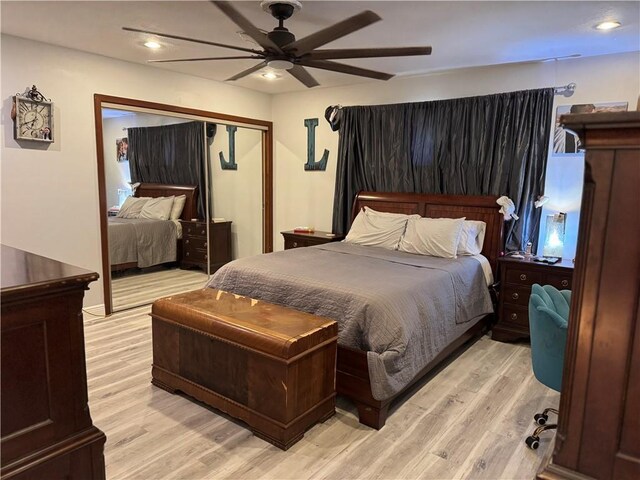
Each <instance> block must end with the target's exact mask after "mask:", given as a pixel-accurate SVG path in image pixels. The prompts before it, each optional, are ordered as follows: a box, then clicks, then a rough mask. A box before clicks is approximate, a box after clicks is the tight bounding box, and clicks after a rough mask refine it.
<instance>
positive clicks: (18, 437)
mask: <svg viewBox="0 0 640 480" xmlns="http://www.w3.org/2000/svg"><path fill="white" fill-rule="evenodd" d="M97 279H98V274H97V273H93V272H90V271H88V270H84V269H82V268H78V267H74V266H72V265H67V264H65V263H62V262H58V261H55V260H51V259H49V258H45V257H41V256H39V255H34V254H31V253H28V252H24V251H22V250H18V249H15V248H12V247H7V246H5V245H2V281H1V295H2V297H1V305H2V306H1V310H2V317H1V323H2V339H1V343H2V345H1V348H2V367H1V375H2V376H1V382H0V383H1V385H0V390H1V392H0V393H1V395H2V407H1V410H2V416H1V419H0V421H1V423H2V428H1V430H2V433H1V436H2V438H1V440H0V441H1V449H2V454H1V457H2V470H1V474H2V478H3V479H9V478H12V479H14V478H15V479H18V478H19V479H44V478H46V479H63V478H64V479H78V480H84V479H101V478H105V469H104V456H103V449H104V443H105V440H106V437H105V435H104V433H102V432H101V431H100V430H98V429H97V428H96V427H95V426H93V423H92V421H91V416H90V414H89V406H88V403H87V402H88V399H87V371H86V366H85V354H84V329H83V324H82V298H83V297H84V291H85V290H86V289H87V288H88V285H89V283H91V282H93V281H95V280H97Z"/></svg>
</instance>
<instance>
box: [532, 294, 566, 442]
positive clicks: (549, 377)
mask: <svg viewBox="0 0 640 480" xmlns="http://www.w3.org/2000/svg"><path fill="white" fill-rule="evenodd" d="M570 304H571V291H569V290H562V291H559V290H557V289H556V288H554V287H552V286H551V285H545V286H543V287H541V286H540V285H537V284H534V285H533V286H532V288H531V297H530V298H529V331H530V334H531V361H532V363H533V373H534V374H535V376H536V378H537V379H538V380H539V381H540V382H541V383H543V384H545V385H546V386H547V387H549V388H553V389H554V390H556V391H558V392H559V391H560V390H561V388H562V366H563V365H564V348H565V345H566V343H567V325H568V320H569V305H570ZM550 412H551V413H554V414H556V415H557V414H558V411H557V410H555V409H553V408H547V409H545V410H544V411H543V412H542V413H538V414H536V415H535V416H534V417H533V418H534V420H535V421H536V423H537V424H538V425H540V426H539V427H538V428H536V430H535V431H534V432H533V434H532V435H531V436H529V437H527V439H526V444H527V445H528V446H529V447H531V448H533V449H536V448H538V445H539V443H540V434H541V433H542V432H543V431H545V430H551V429H554V428H557V425H555V424H554V425H549V424H547V421H548V420H549V413H550Z"/></svg>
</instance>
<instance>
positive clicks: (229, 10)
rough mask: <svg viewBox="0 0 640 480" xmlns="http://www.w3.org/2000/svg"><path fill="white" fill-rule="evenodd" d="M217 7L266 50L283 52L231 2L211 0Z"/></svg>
mask: <svg viewBox="0 0 640 480" xmlns="http://www.w3.org/2000/svg"><path fill="white" fill-rule="evenodd" d="M211 3H213V4H214V5H215V6H216V7H218V8H219V9H220V10H222V13H224V14H225V15H226V16H227V17H229V19H231V21H232V22H233V23H235V24H236V25H238V26H239V27H240V28H241V29H242V31H243V32H244V33H246V34H247V35H249V36H250V37H251V38H253V39H254V40H255V41H256V42H258V45H260V46H261V47H262V48H264V49H265V50H271V51H273V52H276V53H280V54H281V53H282V50H281V49H280V47H279V46H278V45H276V44H275V43H274V42H273V40H271V39H270V38H269V37H267V36H266V35H265V34H264V33H262V32H261V31H260V30H258V28H257V27H256V26H255V25H254V24H253V23H251V22H250V21H249V20H248V19H247V18H245V17H244V16H243V15H242V14H241V13H240V12H239V11H238V10H236V9H235V8H234V7H232V6H231V2H222V1H216V0H211Z"/></svg>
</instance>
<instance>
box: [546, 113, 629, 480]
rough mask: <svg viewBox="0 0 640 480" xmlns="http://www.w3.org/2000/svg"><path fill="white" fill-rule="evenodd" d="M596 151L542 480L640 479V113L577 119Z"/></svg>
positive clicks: (572, 122)
mask: <svg viewBox="0 0 640 480" xmlns="http://www.w3.org/2000/svg"><path fill="white" fill-rule="evenodd" d="M561 121H562V123H563V124H564V125H565V127H566V128H569V129H571V130H573V131H575V132H577V133H578V134H579V135H580V139H581V141H582V144H583V145H585V146H586V154H585V162H586V166H585V183H584V190H583V195H582V210H581V215H580V229H579V231H578V252H577V257H576V268H575V272H574V275H573V289H572V292H573V294H572V296H571V310H570V314H569V330H568V334H567V335H568V338H567V349H566V353H565V365H564V374H563V378H562V395H561V397H560V415H559V420H558V433H557V435H556V444H555V450H554V453H553V457H552V460H551V463H550V464H549V465H547V466H546V467H544V469H543V471H542V472H541V473H540V474H539V477H538V478H543V479H560V478H563V479H587V478H597V479H599V480H614V479H615V480H631V479H638V478H640V328H639V326H638V315H639V309H638V304H639V302H638V297H639V295H638V294H639V292H640V275H639V272H640V241H639V240H638V239H639V238H640V189H639V185H640V112H624V113H596V114H590V115H588V114H582V115H567V116H563V117H562V119H561Z"/></svg>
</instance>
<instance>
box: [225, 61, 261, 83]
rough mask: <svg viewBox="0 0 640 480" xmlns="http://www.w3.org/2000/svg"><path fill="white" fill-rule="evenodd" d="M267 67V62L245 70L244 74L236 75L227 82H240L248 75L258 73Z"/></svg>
mask: <svg viewBox="0 0 640 480" xmlns="http://www.w3.org/2000/svg"><path fill="white" fill-rule="evenodd" d="M266 66H267V62H260V63H259V64H257V65H255V66H253V67H251V68H247V69H246V70H243V71H242V72H240V73H237V74H235V75H234V76H233V77H230V78H227V79H226V80H225V81H226V82H232V81H233V80H238V79H239V78H242V77H246V76H247V75H250V74H252V73H253V72H257V71H258V70H260V69H261V68H264V67H266Z"/></svg>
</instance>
